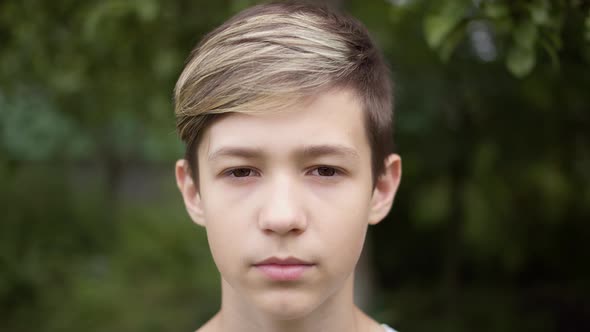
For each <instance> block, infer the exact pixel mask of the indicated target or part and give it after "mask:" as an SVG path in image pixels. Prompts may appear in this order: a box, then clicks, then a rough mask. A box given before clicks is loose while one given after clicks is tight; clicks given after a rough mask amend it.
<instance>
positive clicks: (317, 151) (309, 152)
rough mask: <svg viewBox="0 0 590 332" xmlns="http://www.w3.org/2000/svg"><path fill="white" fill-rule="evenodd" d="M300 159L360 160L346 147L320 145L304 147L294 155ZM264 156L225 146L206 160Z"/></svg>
mask: <svg viewBox="0 0 590 332" xmlns="http://www.w3.org/2000/svg"><path fill="white" fill-rule="evenodd" d="M295 154H296V155H297V156H298V157H302V158H308V159H311V158H318V157H322V156H337V157H346V158H353V159H360V156H359V154H358V152H357V151H356V150H355V149H353V148H351V147H348V146H345V145H340V144H320V145H308V146H304V147H303V148H301V149H300V150H298V151H297V152H296V153H295ZM263 156H264V151H263V150H262V149H260V148H251V147H239V146H225V147H221V148H219V149H217V150H215V151H213V152H212V153H210V154H209V156H208V159H209V160H210V161H211V160H214V159H218V158H221V157H237V158H244V159H259V158H262V157H263Z"/></svg>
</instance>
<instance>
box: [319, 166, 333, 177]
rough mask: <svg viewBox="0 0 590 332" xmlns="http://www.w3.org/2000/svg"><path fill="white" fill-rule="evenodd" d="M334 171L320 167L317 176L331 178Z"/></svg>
mask: <svg viewBox="0 0 590 332" xmlns="http://www.w3.org/2000/svg"><path fill="white" fill-rule="evenodd" d="M334 173H336V170H335V169H333V168H331V167H320V168H318V174H320V175H321V176H333V175H334Z"/></svg>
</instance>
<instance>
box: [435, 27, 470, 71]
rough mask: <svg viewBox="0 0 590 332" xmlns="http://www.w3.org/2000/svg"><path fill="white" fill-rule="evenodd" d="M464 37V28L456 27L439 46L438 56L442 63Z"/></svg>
mask: <svg viewBox="0 0 590 332" xmlns="http://www.w3.org/2000/svg"><path fill="white" fill-rule="evenodd" d="M464 37H465V26H459V27H457V28H456V29H455V30H454V31H453V32H451V34H450V35H449V36H448V37H447V39H446V40H445V41H444V42H443V43H442V45H441V46H440V49H439V52H438V54H439V55H440V58H441V59H442V60H443V61H445V62H446V61H448V60H449V58H450V57H451V55H452V54H453V51H455V49H456V48H457V45H459V43H460V42H461V41H462V40H463V38H464Z"/></svg>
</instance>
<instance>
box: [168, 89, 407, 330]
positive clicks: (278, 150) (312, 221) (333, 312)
mask: <svg viewBox="0 0 590 332" xmlns="http://www.w3.org/2000/svg"><path fill="white" fill-rule="evenodd" d="M197 155H198V165H199V169H198V176H199V188H197V187H196V185H195V182H194V181H193V179H192V178H191V177H190V172H189V170H188V165H187V163H186V161H184V160H179V161H178V162H177V164H176V180H177V185H178V187H179V189H180V192H181V193H182V196H183V199H184V203H185V205H186V208H187V211H188V213H189V215H190V217H191V218H192V219H193V221H194V222H195V223H197V224H199V225H201V226H203V227H205V229H206V232H207V238H208V241H209V245H210V248H211V253H212V256H213V259H214V261H215V263H216V265H217V267H218V269H219V271H220V274H221V277H222V278H221V289H222V300H221V309H220V311H219V312H218V313H217V314H216V315H215V316H214V317H213V318H212V319H211V320H210V321H209V322H208V323H207V324H205V325H204V326H203V327H201V329H199V331H203V332H210V331H215V332H217V331H228V332H229V331H245V332H279V331H281V332H296V331H325V332H360V331H380V332H382V327H380V326H379V324H378V323H377V322H375V321H374V320H373V319H371V318H369V317H368V316H367V315H365V314H364V313H363V312H362V311H361V310H360V309H359V308H358V307H356V305H355V304H354V302H353V281H354V273H353V271H354V268H355V265H356V263H357V261H358V258H359V256H360V253H361V250H362V247H363V243H364V240H365V234H366V231H367V227H368V226H369V225H373V224H377V223H378V222H380V221H381V220H382V219H383V218H384V217H385V216H386V215H387V213H388V212H389V210H390V208H391V205H392V203H393V199H394V197H395V192H396V190H397V188H398V185H399V182H400V177H401V160H400V158H399V156H397V155H395V154H392V155H389V156H388V157H387V158H386V159H385V161H384V162H385V172H384V173H383V174H382V175H381V176H380V177H379V178H378V180H377V182H376V183H375V186H374V188H373V184H372V176H371V150H370V146H369V142H368V139H367V135H366V133H365V128H364V124H363V114H362V108H361V105H360V103H359V102H358V101H357V100H356V99H355V98H354V95H353V94H352V93H351V92H350V91H348V90H345V89H340V90H331V91H328V92H324V93H322V94H320V95H319V96H318V97H317V98H315V99H314V100H313V101H311V102H310V103H306V104H302V105H299V106H296V107H291V108H289V109H288V110H287V111H281V112H275V113H267V114H256V115H247V114H230V115H227V116H224V117H222V118H221V119H219V120H218V121H216V122H215V123H213V124H212V125H211V126H210V127H209V128H208V129H207V130H206V131H205V133H204V135H203V138H202V141H201V143H200V144H199V148H198V154H197ZM273 256H274V257H279V258H283V257H288V256H291V257H296V258H299V259H301V260H305V261H306V262H307V263H309V265H308V266H307V267H306V269H305V272H304V273H303V274H302V275H301V276H300V277H298V278H297V279H296V280H287V281H285V280H279V281H277V280H273V279H272V278H269V277H268V275H265V274H264V273H262V272H261V269H259V268H258V267H257V266H256V264H257V263H259V262H260V261H262V260H264V259H266V258H269V257H273Z"/></svg>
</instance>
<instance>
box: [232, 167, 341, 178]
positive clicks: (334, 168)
mask: <svg viewBox="0 0 590 332" xmlns="http://www.w3.org/2000/svg"><path fill="white" fill-rule="evenodd" d="M320 168H326V169H328V170H330V171H333V172H334V174H332V175H325V176H323V175H319V173H318V175H314V176H318V177H323V178H331V177H335V176H338V175H343V174H344V173H345V172H344V171H343V170H342V169H340V168H338V167H334V166H326V165H319V166H314V167H313V168H311V169H309V170H308V171H306V174H308V173H309V172H310V171H312V172H313V171H319V169H320ZM239 170H246V171H249V172H255V173H257V175H250V174H248V175H245V176H235V174H234V172H235V171H239ZM222 175H224V176H226V177H230V178H236V179H241V178H249V177H252V176H260V172H259V171H257V170H256V169H254V168H251V167H236V168H232V169H228V170H226V171H224V172H223V173H222Z"/></svg>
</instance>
